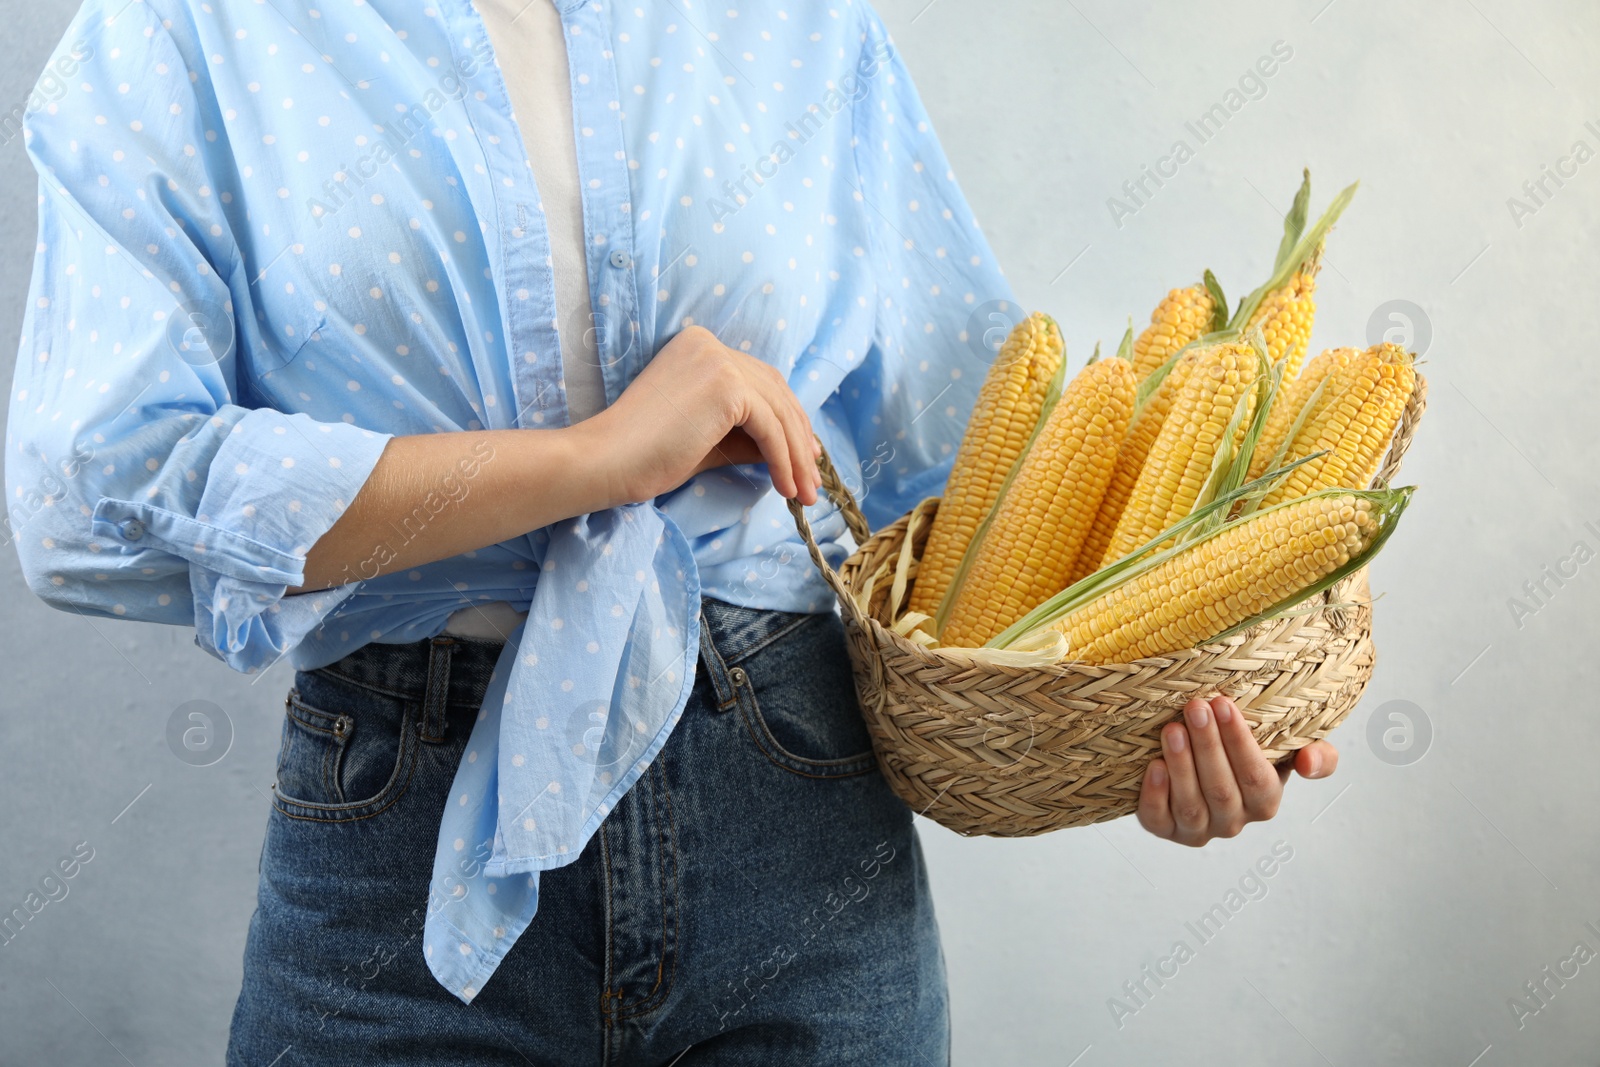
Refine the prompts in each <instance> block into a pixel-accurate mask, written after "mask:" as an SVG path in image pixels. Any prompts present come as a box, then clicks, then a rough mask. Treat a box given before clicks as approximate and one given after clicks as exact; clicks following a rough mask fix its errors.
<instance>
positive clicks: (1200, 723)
mask: <svg viewBox="0 0 1600 1067" xmlns="http://www.w3.org/2000/svg"><path fill="white" fill-rule="evenodd" d="M1188 711H1189V725H1190V726H1193V727H1194V728H1195V729H1196V730H1204V729H1205V728H1206V724H1207V723H1209V722H1210V721H1211V705H1210V704H1207V703H1206V702H1205V701H1204V700H1196V701H1194V702H1193V703H1191V704H1190V705H1189V709H1188Z"/></svg>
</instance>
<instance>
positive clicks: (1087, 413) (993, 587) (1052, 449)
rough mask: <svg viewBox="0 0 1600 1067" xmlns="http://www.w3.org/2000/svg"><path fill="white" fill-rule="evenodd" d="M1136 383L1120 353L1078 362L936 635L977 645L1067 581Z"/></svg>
mask: <svg viewBox="0 0 1600 1067" xmlns="http://www.w3.org/2000/svg"><path fill="white" fill-rule="evenodd" d="M1137 389H1138V382H1137V381H1136V380H1135V378H1134V375H1133V368H1132V367H1131V366H1130V365H1129V363H1128V361H1127V360H1124V359H1116V358H1112V359H1103V360H1100V361H1099V362H1096V363H1091V364H1089V365H1088V366H1087V367H1085V368H1084V369H1083V370H1082V371H1080V372H1079V373H1078V375H1077V376H1076V377H1075V378H1073V379H1072V382H1071V383H1070V384H1069V385H1068V386H1067V388H1066V389H1065V390H1064V391H1063V392H1062V394H1061V399H1060V401H1059V402H1058V403H1057V404H1056V406H1055V409H1054V410H1053V411H1052V412H1051V413H1050V416H1049V418H1048V419H1047V420H1046V421H1045V424H1044V426H1042V427H1041V428H1040V430H1039V436H1038V439H1037V440H1036V441H1035V442H1034V444H1033V445H1032V447H1030V448H1029V449H1028V453H1027V455H1026V456H1024V457H1023V460H1022V464H1021V466H1019V467H1018V469H1017V473H1016V476H1015V478H1014V479H1013V480H1012V482H1011V484H1010V486H1009V487H1008V488H1007V489H1006V491H1005V494H1004V495H1003V496H1002V497H1001V499H1000V502H999V503H998V504H997V505H996V506H995V513H994V517H993V519H992V520H991V522H990V524H989V528H988V530H987V531H986V532H985V533H984V535H983V541H982V543H981V544H979V545H978V546H977V554H976V556H975V557H974V558H973V561H972V564H971V566H970V569H969V570H968V572H967V575H966V578H965V579H964V580H963V582H962V583H961V587H960V588H959V589H958V590H957V591H956V593H955V599H954V603H953V604H952V605H951V608H950V613H949V617H948V618H947V619H946V621H945V625H944V629H943V632H942V633H941V634H940V640H941V641H942V642H943V643H944V644H946V645H950V646H957V647H976V646H978V645H981V644H983V643H984V642H985V641H987V640H989V638H991V637H993V636H994V635H995V634H997V633H999V632H1000V631H1001V630H1004V629H1005V628H1006V627H1007V626H1009V625H1011V623H1013V622H1015V621H1016V620H1017V619H1020V618H1021V617H1022V616H1023V615H1024V614H1026V613H1027V612H1028V610H1029V609H1030V608H1032V607H1033V606H1034V605H1036V604H1038V603H1040V602H1041V601H1043V600H1044V599H1045V598H1047V597H1050V596H1053V595H1054V594H1056V593H1058V592H1060V591H1061V590H1062V589H1063V588H1065V586H1066V584H1067V577H1068V576H1069V575H1070V574H1071V573H1072V566H1073V563H1074V562H1075V561H1076V559H1077V556H1078V553H1079V551H1080V550H1081V549H1082V547H1083V542H1084V538H1085V537H1086V536H1087V534H1088V532H1089V524H1090V523H1091V522H1092V521H1093V519H1094V516H1095V513H1096V512H1097V511H1098V510H1099V507H1100V501H1101V499H1102V498H1103V497H1104V496H1105V492H1106V487H1107V486H1108V485H1110V483H1111V469H1112V466H1113V464H1114V463H1115V461H1116V454H1117V446H1118V445H1119V444H1120V443H1121V441H1122V438H1123V436H1124V435H1125V434H1126V433H1127V432H1128V422H1129V420H1130V419H1131V418H1132V416H1133V401H1134V394H1135V393H1136V391H1137Z"/></svg>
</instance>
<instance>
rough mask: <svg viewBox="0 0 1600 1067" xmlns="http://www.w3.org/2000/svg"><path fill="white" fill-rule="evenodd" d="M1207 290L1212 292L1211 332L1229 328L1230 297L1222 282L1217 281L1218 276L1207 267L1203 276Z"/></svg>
mask: <svg viewBox="0 0 1600 1067" xmlns="http://www.w3.org/2000/svg"><path fill="white" fill-rule="evenodd" d="M1202 280H1203V282H1204V284H1205V287H1206V292H1208V293H1210V294H1211V330H1210V332H1211V333H1216V332H1217V331H1218V330H1226V329H1227V328H1228V297H1227V295H1226V294H1225V293H1223V291H1222V283H1221V282H1219V281H1217V276H1216V275H1215V274H1212V273H1211V268H1210V267H1207V268H1206V272H1205V274H1204V276H1203V279H1202Z"/></svg>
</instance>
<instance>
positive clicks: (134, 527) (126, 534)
mask: <svg viewBox="0 0 1600 1067" xmlns="http://www.w3.org/2000/svg"><path fill="white" fill-rule="evenodd" d="M118 526H119V528H120V529H121V530H122V536H123V538H124V539H125V540H128V541H137V540H139V538H141V537H143V536H144V523H142V522H140V521H139V520H138V519H125V520H124V521H122V522H121V523H119V524H118Z"/></svg>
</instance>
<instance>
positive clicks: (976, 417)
mask: <svg viewBox="0 0 1600 1067" xmlns="http://www.w3.org/2000/svg"><path fill="white" fill-rule="evenodd" d="M1064 349H1065V345H1064V343H1063V341H1062V339H1061V329H1060V327H1058V326H1057V325H1056V321H1055V320H1054V319H1052V318H1051V317H1050V316H1048V315H1045V314H1042V313H1040V312H1034V313H1033V314H1032V315H1029V316H1028V317H1027V318H1025V319H1023V320H1022V321H1021V322H1019V323H1017V325H1016V326H1015V327H1014V328H1013V329H1012V330H1011V333H1010V335H1009V336H1008V337H1007V338H1006V340H1005V343H1004V344H1003V345H1001V346H1000V352H999V354H998V355H996V357H995V361H994V363H993V364H991V365H990V367H989V372H988V374H987V376H985V378H984V381H983V386H982V388H980V389H979V390H978V399H977V403H976V405H975V406H974V408H973V411H972V418H971V420H970V421H969V422H968V423H967V429H966V433H965V435H964V436H963V437H962V438H961V447H960V449H959V450H958V451H957V452H956V458H955V464H954V466H953V467H952V468H951V471H950V478H949V480H948V482H947V483H946V484H945V491H944V499H943V500H942V501H940V503H939V511H938V514H937V515H935V517H934V522H933V528H932V529H930V530H929V531H928V542H927V544H926V545H925V546H924V547H923V551H922V561H921V563H920V564H919V566H918V570H917V580H916V584H915V585H913V586H912V588H911V601H910V610H912V611H920V612H922V613H923V614H925V615H932V614H933V613H934V611H935V610H936V609H937V608H938V606H939V602H940V601H941V600H942V599H944V595H945V591H946V590H947V589H948V588H949V587H950V581H951V579H952V578H953V577H954V576H955V573H956V569H957V568H958V567H959V566H960V565H961V559H962V556H963V555H965V553H966V551H967V544H968V542H970V541H971V540H972V535H973V533H974V532H976V530H977V529H978V524H979V523H981V522H982V521H983V519H984V516H986V515H988V514H989V511H990V509H991V508H993V507H994V502H995V499H996V497H998V496H999V494H1000V486H1001V484H1002V483H1003V482H1004V481H1005V478H1006V475H1007V473H1009V472H1010V470H1011V467H1012V464H1013V463H1015V462H1016V459H1017V457H1018V456H1020V455H1021V454H1022V450H1023V448H1024V447H1025V446H1026V445H1027V442H1028V438H1029V437H1030V436H1031V435H1032V433H1033V431H1034V428H1035V427H1036V426H1037V425H1038V422H1039V414H1040V411H1041V410H1042V409H1043V407H1044V403H1045V396H1046V394H1047V393H1048V392H1049V387H1050V382H1051V379H1053V378H1054V377H1055V375H1056V372H1057V370H1058V369H1059V368H1060V366H1061V360H1062V355H1063V352H1064Z"/></svg>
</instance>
